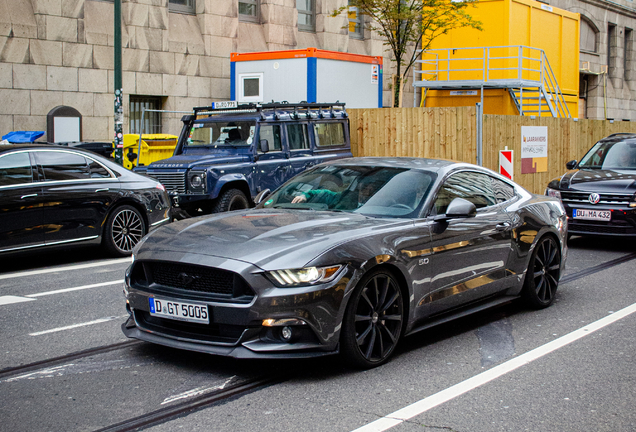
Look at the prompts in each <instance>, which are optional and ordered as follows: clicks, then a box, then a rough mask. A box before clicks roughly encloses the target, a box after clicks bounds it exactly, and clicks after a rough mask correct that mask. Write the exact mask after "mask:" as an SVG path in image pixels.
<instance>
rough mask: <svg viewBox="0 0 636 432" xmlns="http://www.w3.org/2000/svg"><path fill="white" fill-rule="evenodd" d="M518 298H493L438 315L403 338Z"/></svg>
mask: <svg viewBox="0 0 636 432" xmlns="http://www.w3.org/2000/svg"><path fill="white" fill-rule="evenodd" d="M518 298H519V296H502V297H495V298H491V299H489V300H487V301H484V302H480V303H476V304H472V305H470V306H469V307H467V308H465V309H459V310H454V311H452V312H450V313H447V314H443V315H438V316H436V317H434V318H431V319H430V320H426V321H424V322H423V323H421V324H419V325H417V326H415V327H414V328H413V329H411V331H409V332H408V333H406V334H405V336H409V335H412V334H413V333H417V332H420V331H422V330H426V329H429V328H431V327H435V326H438V325H440V324H445V323H447V322H450V321H454V320H456V319H458V318H463V317H465V316H468V315H472V314H474V313H476V312H481V311H484V310H486V309H490V308H493V307H495V306H499V305H502V304H506V303H510V302H512V301H514V300H516V299H518Z"/></svg>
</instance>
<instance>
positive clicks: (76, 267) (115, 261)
mask: <svg viewBox="0 0 636 432" xmlns="http://www.w3.org/2000/svg"><path fill="white" fill-rule="evenodd" d="M131 260H132V258H131V257H126V258H119V259H112V260H107V261H99V262H96V263H89V264H78V265H73V266H66V267H55V268H49V269H42V270H33V271H23V272H17V273H7V274H2V275H0V280H2V279H11V278H17V277H23V276H33V275H39V274H45V273H56V272H64V271H69V270H81V269H86V268H91V267H103V266H109V265H115V264H121V263H126V262H131Z"/></svg>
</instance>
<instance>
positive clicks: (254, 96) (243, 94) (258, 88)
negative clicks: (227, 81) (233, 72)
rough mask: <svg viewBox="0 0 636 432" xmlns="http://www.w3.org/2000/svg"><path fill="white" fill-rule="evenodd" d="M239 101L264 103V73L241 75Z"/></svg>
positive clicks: (239, 77) (239, 78) (239, 79)
mask: <svg viewBox="0 0 636 432" xmlns="http://www.w3.org/2000/svg"><path fill="white" fill-rule="evenodd" d="M238 101H239V102H263V73H262V72H261V73H249V74H239V76H238Z"/></svg>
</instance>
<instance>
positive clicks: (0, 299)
mask: <svg viewBox="0 0 636 432" xmlns="http://www.w3.org/2000/svg"><path fill="white" fill-rule="evenodd" d="M33 300H35V299H32V298H26V297H18V296H12V295H7V296H0V306H1V305H7V304H13V303H23V302H28V301H33Z"/></svg>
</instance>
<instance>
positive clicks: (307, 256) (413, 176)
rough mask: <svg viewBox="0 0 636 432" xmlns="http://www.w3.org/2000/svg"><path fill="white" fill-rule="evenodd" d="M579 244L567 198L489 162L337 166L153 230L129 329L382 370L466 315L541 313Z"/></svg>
mask: <svg viewBox="0 0 636 432" xmlns="http://www.w3.org/2000/svg"><path fill="white" fill-rule="evenodd" d="M263 195H265V194H263ZM257 198H258V197H257ZM257 200H258V199H257ZM566 237H567V218H566V215H565V212H564V209H563V206H562V205H561V203H560V202H559V200H557V199H554V198H550V197H546V196H540V195H534V194H531V193H529V192H528V191H526V190H525V189H523V188H522V187H520V186H519V185H517V184H515V183H513V182H511V181H509V180H508V179H506V178H504V177H502V176H500V175H498V174H496V173H494V172H492V171H490V170H488V169H485V168H481V167H478V166H475V165H471V164H466V163H457V162H452V161H446V160H435V159H417V158H352V159H344V160H339V161H334V162H329V163H325V164H321V165H318V166H316V167H314V168H313V169H310V170H307V171H305V172H303V173H302V174H299V175H298V176H296V177H294V178H293V179H292V180H290V181H288V182H287V183H285V184H284V185H283V186H281V187H280V188H279V189H277V190H276V191H274V192H273V193H272V194H270V195H267V196H265V197H264V198H263V199H262V200H261V201H260V204H258V205H257V208H255V209H252V210H239V211H234V212H230V213H223V214H216V215H211V216H204V217H200V218H194V219H188V220H183V221H180V222H177V223H173V224H170V225H167V226H165V227H162V228H160V229H158V230H156V231H154V232H152V233H150V234H149V235H148V236H146V237H145V238H144V239H143V240H142V242H141V243H140V244H139V245H138V246H137V248H136V249H135V251H134V254H133V263H132V265H131V266H130V268H129V269H128V271H127V273H126V285H125V295H126V300H127V309H128V311H129V313H130V317H129V318H128V320H127V321H126V322H125V323H124V324H123V325H122V330H123V331H124V333H125V334H126V335H127V336H128V337H131V338H136V339H141V340H144V341H148V342H153V343H157V344H161V345H167V346H170V347H176V348H182V349H186V350H192V351H200V352H205V353H211V354H217V355H222V356H230V357H236V358H269V359H272V358H303V357H314V356H321V355H327V354H333V353H338V352H340V353H341V354H343V355H344V358H345V359H346V360H347V361H348V362H349V363H351V364H352V365H354V366H357V367H362V368H369V367H374V366H378V365H380V364H383V363H384V362H386V361H387V360H388V359H389V357H390V356H391V354H392V353H393V351H394V350H395V347H396V345H397V343H398V341H399V340H400V338H401V337H403V336H407V335H410V334H413V333H415V332H417V331H420V330H423V329H426V328H430V327H432V326H435V325H438V324H441V323H444V322H447V321H449V320H450V319H453V318H458V317H462V316H465V315H467V314H469V313H472V312H477V311H481V310H484V309H485V308H489V307H493V306H496V305H499V304H502V303H504V302H509V301H510V300H512V299H514V298H517V297H521V298H523V299H524V300H525V301H526V302H527V304H528V305H529V306H531V307H533V308H544V307H547V306H549V305H550V304H552V302H553V301H554V299H555V295H556V290H557V286H558V283H559V278H560V276H561V274H562V272H563V269H564V265H565V260H566V255H567V246H566V240H565V239H566Z"/></svg>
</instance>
